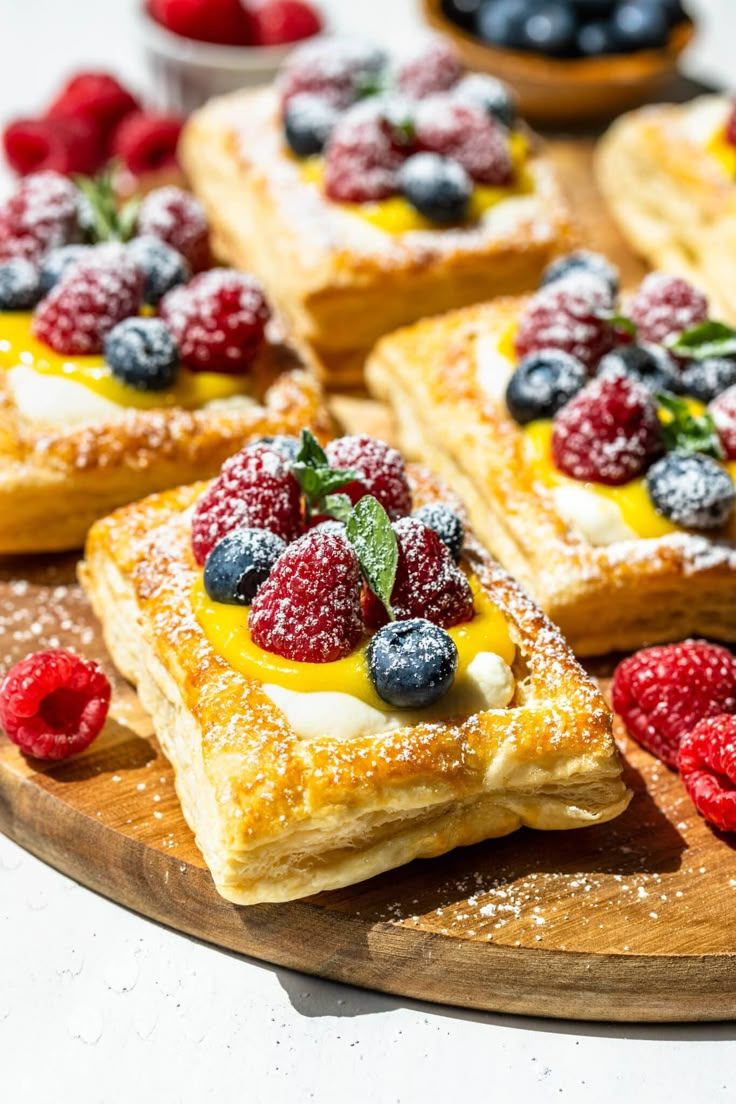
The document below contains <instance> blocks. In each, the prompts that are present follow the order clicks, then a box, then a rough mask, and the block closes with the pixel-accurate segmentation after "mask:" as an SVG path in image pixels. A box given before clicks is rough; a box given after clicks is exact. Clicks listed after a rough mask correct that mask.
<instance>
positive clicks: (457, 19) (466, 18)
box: [442, 0, 483, 31]
mask: <svg viewBox="0 0 736 1104" xmlns="http://www.w3.org/2000/svg"><path fill="white" fill-rule="evenodd" d="M482 4H483V0H442V11H443V13H444V14H445V15H446V16H447V18H448V19H449V20H451V22H453V23H456V24H457V25H458V27H464V28H465V29H466V30H467V31H472V29H473V27H474V26H475V20H476V18H477V15H478V12H479V11H480V8H481V6H482Z"/></svg>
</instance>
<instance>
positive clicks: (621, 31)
mask: <svg viewBox="0 0 736 1104" xmlns="http://www.w3.org/2000/svg"><path fill="white" fill-rule="evenodd" d="M612 22H613V28H614V31H615V34H616V37H617V39H618V42H619V46H620V47H621V48H622V49H625V50H644V49H654V48H658V47H660V46H664V45H665V44H666V42H667V38H668V32H669V20H668V18H667V16H666V15H665V12H664V9H663V8H662V7H661V5H659V4H654V3H644V2H642V0H639V2H638V3H635V2H633V0H632V2H630V3H625V4H621V5H620V6H619V7H618V8H616V10H615V12H614V13H613V20H612Z"/></svg>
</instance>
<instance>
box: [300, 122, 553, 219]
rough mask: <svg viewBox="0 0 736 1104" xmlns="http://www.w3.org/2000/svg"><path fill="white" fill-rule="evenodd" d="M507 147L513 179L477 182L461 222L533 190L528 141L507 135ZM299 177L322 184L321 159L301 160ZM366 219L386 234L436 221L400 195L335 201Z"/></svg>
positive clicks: (514, 135)
mask: <svg viewBox="0 0 736 1104" xmlns="http://www.w3.org/2000/svg"><path fill="white" fill-rule="evenodd" d="M509 148H510V153H511V161H512V164H513V168H514V182H513V184H509V185H508V186H507V187H503V188H497V187H492V186H491V185H489V184H476V185H475V187H474V188H473V193H472V195H471V197H470V208H469V211H468V217H467V219H466V221H465V223H464V225H466V226H467V225H472V224H473V223H475V222H478V221H479V220H480V218H481V217H482V216H483V215H484V214H485V212H486V211H489V210H490V209H491V208H492V207H495V206H496V205H497V204H499V203H502V202H503V200H505V199H510V198H511V197H512V196H518V195H529V194H531V193H532V192H533V191H534V176H533V174H532V173H531V171H530V170H529V166H528V163H527V162H528V159H529V141H528V139H527V137H526V135H524V134H522V133H521V132H520V131H513V132H512V133H511V134H510V135H509ZM301 171H302V177H303V178H304V180H306V181H307V182H308V183H310V184H314V185H316V186H318V187H321V185H322V181H323V178H324V161H323V159H322V158H321V157H308V158H306V159H305V160H304V161H303V162H302V169H301ZM336 206H338V207H342V208H344V209H345V210H346V211H349V212H350V213H351V214H353V215H357V216H358V218H361V219H363V220H364V221H365V222H370V223H371V224H372V225H373V226H377V227H378V228H379V229H380V230H384V231H385V232H386V233H387V234H406V233H408V232H409V231H411V230H436V229H437V223H436V222H432V220H431V219H428V218H425V217H424V215H420V213H419V211H417V210H416V209H415V208H414V207H412V205H411V204H410V203H409V202H408V201H407V200H406V199H404V198H403V196H391V197H390V198H389V199H381V200H378V201H376V202H371V203H338V204H336Z"/></svg>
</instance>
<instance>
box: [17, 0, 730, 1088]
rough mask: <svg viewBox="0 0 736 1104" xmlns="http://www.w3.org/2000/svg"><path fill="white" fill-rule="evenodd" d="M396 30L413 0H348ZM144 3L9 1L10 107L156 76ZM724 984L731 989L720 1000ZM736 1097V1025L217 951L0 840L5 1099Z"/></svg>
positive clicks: (720, 61) (723, 48)
mask: <svg viewBox="0 0 736 1104" xmlns="http://www.w3.org/2000/svg"><path fill="white" fill-rule="evenodd" d="M691 4H692V7H693V8H694V9H699V10H701V11H702V12H703V15H704V17H705V23H704V31H703V35H702V38H701V42H700V45H699V46H698V47H697V49H696V50H695V51H693V53H692V55H691V58H690V62H689V66H690V71H691V72H693V73H694V74H695V75H698V76H701V77H703V78H707V77H710V78H711V79H716V78H717V77H718V76H719V75H720V77H721V78H722V79H723V80H728V78H729V74H730V73H733V43H734V41H735V40H736V2H734V0H700V2H699V3H694V2H692V0H691ZM325 6H326V7H329V8H330V9H331V10H332V12H333V13H334V16H335V19H336V21H337V22H341V23H343V24H347V25H349V26H351V27H354V28H357V29H361V30H363V31H365V32H366V33H367V34H369V35H372V36H374V37H379V36H380V37H382V38H384V39H386V40H387V41H388V42H389V43H391V44H393V43H396V42H397V41H398V40H399V39H402V38H406V37H407V35H409V34H410V33H411V30H412V27H413V26H414V18H415V16H414V14H413V5H412V3H411V2H410V0H333V2H332V4H326V5H325ZM132 8H133V0H66V2H63V0H0V42H1V43H2V47H1V48H2V64H1V65H0V118H3V117H6V116H8V115H11V114H15V113H17V112H18V111H25V110H28V111H32V110H33V109H35V107H36V106H37V105H38V104H40V103H42V102H43V100H44V99H45V98H46V97H47V96H48V95H49V93H50V92H51V91H52V90H53V89H54V88H55V87H56V86H57V85H58V83H59V80H60V77H61V75H62V74H63V73H64V72H67V71H71V70H72V69H74V68H76V67H77V66H78V65H79V64H80V63H90V62H91V63H93V64H94V65H100V64H102V63H104V64H105V65H107V66H110V67H113V68H116V69H117V70H118V71H119V72H120V73H121V74H122V75H124V76H125V77H127V78H129V79H130V80H132V81H134V82H135V83H136V84H138V85H139V86H140V85H141V84H142V82H143V81H144V73H143V69H142V64H141V61H140V59H139V57H138V53H137V49H136V44H135V36H134V31H133V19H132ZM714 999H717V997H714ZM734 1099H736V1025H725V1024H724V1025H710V1026H703V1027H686V1026H683V1027H669V1028H668V1027H656V1026H652V1027H636V1026H631V1027H627V1026H622V1027H615V1026H605V1025H601V1026H597V1025H585V1024H573V1023H555V1022H552V1021H543V1020H525V1019H518V1018H513V1017H506V1016H494V1015H481V1014H474V1013H470V1012H463V1011H459V1010H451V1009H443V1008H439V1007H434V1006H431V1005H422V1004H419V1003H418V1002H411V1001H403V1000H400V999H395V998H391V997H384V996H381V995H376V994H369V993H364V992H360V991H358V990H354V989H349V988H346V987H342V986H338V985H333V984H330V983H327V982H321V981H318V980H316V979H313V978H307V977H302V976H300V975H298V974H294V973H291V972H289V971H286V970H280V969H275V968H272V967H268V966H264V965H260V964H258V963H254V962H250V961H246V960H244V959H241V958H237V957H235V956H232V955H228V954H224V953H221V952H219V951H216V950H213V949H212V948H210V947H207V946H205V945H203V944H199V943H196V942H194V941H193V940H189V939H186V938H184V937H183V936H180V935H177V934H176V933H174V932H170V931H167V930H165V929H163V928H160V927H158V926H156V925H155V924H152V923H150V922H148V921H146V920H143V919H141V918H140V917H138V916H136V915H134V914H132V913H129V912H127V911H126V910H124V909H122V908H119V907H118V906H116V905H113V904H111V903H109V902H107V901H105V900H103V899H102V898H99V897H96V896H95V895H94V894H92V893H89V892H88V891H87V890H85V889H82V888H80V887H78V886H76V885H75V884H74V883H72V882H70V881H68V880H67V879H65V878H63V877H62V876H61V875H59V874H57V873H56V872H55V871H53V870H50V869H49V868H47V867H45V866H43V865H42V864H41V863H39V862H38V861H36V860H35V859H33V858H32V857H31V856H29V855H27V854H25V853H24V852H22V851H21V850H20V849H19V848H18V847H16V846H15V845H14V844H11V843H10V842H9V841H7V840H5V839H3V838H2V837H0V1101H2V1102H3V1104H4V1102H5V1101H7V1102H8V1104H46V1102H49V1101H55V1102H58V1104H67V1102H73V1104H123V1102H125V1104H127V1102H135V1104H149V1102H151V1104H153V1102H156V1104H177V1102H179V1101H181V1102H184V1104H189V1102H190V1101H196V1102H201V1101H209V1100H227V1101H234V1100H235V1101H243V1102H248V1104H261V1102H266V1101H268V1102H269V1104H280V1102H281V1101H284V1102H286V1101H289V1102H290V1104H291V1102H293V1104H301V1102H302V1101H309V1100H315V1101H318V1102H320V1104H321V1102H332V1101H339V1102H343V1101H344V1102H346V1104H364V1102H371V1104H384V1102H386V1104H388V1102H394V1101H395V1102H399V1104H412V1102H414V1101H422V1102H428V1101H435V1100H451V1101H457V1102H458V1104H459V1102H462V1101H483V1102H484V1104H494V1102H496V1101H503V1102H505V1104H510V1102H516V1101H532V1102H535V1101H541V1102H546V1101H559V1100H562V1101H565V1102H570V1104H575V1102H577V1101H580V1102H585V1104H590V1102H591V1101H596V1102H601V1104H608V1102H614V1101H646V1102H647V1104H660V1102H665V1101H668V1102H671V1104H680V1102H682V1104H685V1102H687V1104H700V1102H706V1101H707V1102H709V1104H710V1102H713V1104H715V1102H719V1101H727V1100H728V1101H733V1100H734Z"/></svg>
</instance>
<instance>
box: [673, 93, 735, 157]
mask: <svg viewBox="0 0 736 1104" xmlns="http://www.w3.org/2000/svg"><path fill="white" fill-rule="evenodd" d="M730 112H731V105H730V103H729V101H728V100H727V99H724V98H721V97H717V96H701V97H700V98H699V99H697V100H694V101H693V102H692V103H691V104H690V106H689V107H688V109H687V111H683V112H682V116H681V126H682V129H683V132H684V135H685V137H686V138H687V139H688V140H689V141H690V142H696V143H697V144H698V145H701V146H705V145H707V144H708V143H709V142H710V141H711V139H712V138H713V136H714V135H715V134H718V133H719V131H721V130H723V127H724V126H725V125H726V123H727V121H728V116H729V114H730Z"/></svg>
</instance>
